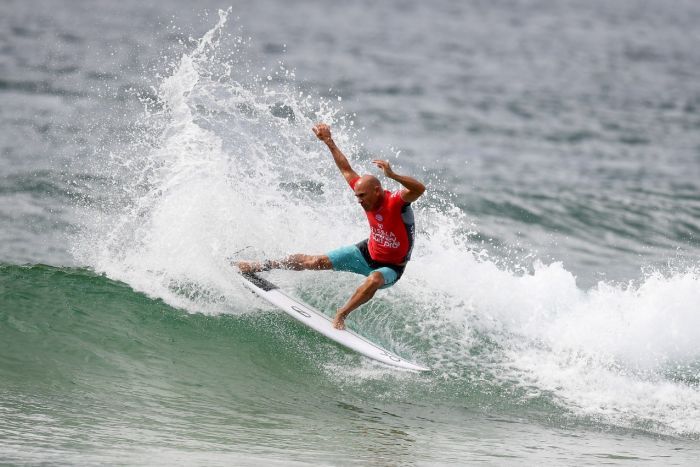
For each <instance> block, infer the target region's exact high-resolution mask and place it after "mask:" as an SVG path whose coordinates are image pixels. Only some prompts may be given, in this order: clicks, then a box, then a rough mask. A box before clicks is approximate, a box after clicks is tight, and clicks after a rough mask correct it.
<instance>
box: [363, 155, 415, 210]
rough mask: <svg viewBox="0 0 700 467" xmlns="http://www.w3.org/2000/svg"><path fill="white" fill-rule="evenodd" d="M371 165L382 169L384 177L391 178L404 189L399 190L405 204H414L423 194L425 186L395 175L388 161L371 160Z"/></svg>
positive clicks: (403, 176) (410, 178) (411, 178)
mask: <svg viewBox="0 0 700 467" xmlns="http://www.w3.org/2000/svg"><path fill="white" fill-rule="evenodd" d="M372 163H373V164H374V165H376V166H377V167H379V168H380V169H382V170H383V171H384V175H386V176H387V177H389V178H391V179H392V180H396V181H397V182H399V183H400V184H401V185H403V186H404V189H403V190H401V199H403V200H404V201H406V202H407V203H412V202H414V201H415V200H417V199H418V198H420V197H421V195H422V194H423V193H425V185H423V184H422V183H421V182H419V181H418V180H416V179H415V178H413V177H409V176H408V175H399V174H397V173H396V172H394V171H393V169H392V168H391V165H389V162H388V161H383V160H373V161H372Z"/></svg>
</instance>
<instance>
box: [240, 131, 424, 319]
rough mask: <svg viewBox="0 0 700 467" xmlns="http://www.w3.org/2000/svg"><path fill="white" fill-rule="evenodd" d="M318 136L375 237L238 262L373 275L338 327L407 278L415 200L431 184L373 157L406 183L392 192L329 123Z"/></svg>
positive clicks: (253, 267) (250, 266)
mask: <svg viewBox="0 0 700 467" xmlns="http://www.w3.org/2000/svg"><path fill="white" fill-rule="evenodd" d="M313 132H314V133H315V134H316V136H317V137H318V139H320V140H321V141H323V142H324V143H326V146H328V149H330V151H331V154H332V155H333V159H334V160H335V164H336V165H337V166H338V169H339V170H340V172H341V173H342V174H343V177H345V180H346V181H347V182H348V184H349V185H350V188H352V189H353V191H354V192H355V197H356V198H357V201H358V202H359V203H360V206H362V209H364V210H365V214H367V220H368V221H369V226H370V230H371V232H370V236H369V238H368V239H366V240H363V241H361V242H360V243H358V244H356V245H348V246H344V247H341V248H338V249H336V250H332V251H330V252H328V254H325V255H318V256H312V255H304V254H297V255H291V256H288V257H286V258H284V259H280V260H267V261H264V262H253V261H239V262H237V263H236V265H237V266H238V267H239V269H240V270H241V272H259V271H268V270H270V269H293V270H296V271H301V270H304V269H314V270H322V269H332V270H334V271H350V272H354V273H357V274H362V275H364V276H366V277H367V279H365V281H364V282H363V283H362V285H360V287H358V289H357V290H356V291H355V293H354V294H353V295H352V296H351V297H350V299H349V300H348V302H347V303H346V304H345V305H344V306H343V307H341V308H339V309H338V311H337V313H336V315H335V319H334V320H333V326H334V327H335V328H336V329H345V318H347V316H348V315H349V314H350V313H351V312H352V311H353V310H354V309H356V308H357V307H359V306H360V305H362V304H363V303H365V302H367V301H369V300H370V299H371V298H372V297H374V294H375V293H376V292H377V290H379V289H384V288H387V287H391V286H392V285H394V284H395V283H396V281H398V280H399V279H400V278H401V275H402V274H403V271H404V269H405V268H406V264H407V263H408V260H409V259H410V258H411V250H412V249H413V239H414V235H415V224H414V221H413V210H412V209H411V203H412V202H414V201H415V200H417V199H418V198H419V197H420V196H421V195H422V194H423V192H425V186H424V185H423V184H422V183H421V182H419V181H418V180H416V179H415V178H412V177H408V176H405V175H398V174H397V173H395V172H394V171H393V170H392V169H391V166H390V165H389V162H387V161H383V160H373V161H372V163H373V164H374V165H376V166H377V167H379V168H380V169H381V170H382V171H383V172H384V175H386V176H387V177H389V178H391V179H392V180H396V181H397V182H399V183H400V184H401V185H403V188H402V189H400V190H398V191H395V192H391V191H388V190H384V189H383V188H382V184H381V182H380V181H379V180H378V179H377V177H375V176H373V175H363V176H361V177H360V176H359V175H358V174H357V172H355V171H354V170H353V169H352V167H351V166H350V163H349V162H348V160H347V158H346V157H345V155H344V154H343V153H342V152H341V151H340V149H338V146H336V145H335V142H334V141H333V138H332V137H331V129H330V127H329V126H328V125H326V124H325V123H319V124H317V125H316V126H314V127H313Z"/></svg>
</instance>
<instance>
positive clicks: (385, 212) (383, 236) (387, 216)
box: [350, 178, 415, 264]
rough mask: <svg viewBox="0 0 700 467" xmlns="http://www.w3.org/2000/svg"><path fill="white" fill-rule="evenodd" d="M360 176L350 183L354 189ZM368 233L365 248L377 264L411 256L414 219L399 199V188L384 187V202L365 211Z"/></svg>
mask: <svg viewBox="0 0 700 467" xmlns="http://www.w3.org/2000/svg"><path fill="white" fill-rule="evenodd" d="M358 180H359V178H356V179H355V180H353V181H351V182H350V187H351V188H353V189H354V188H355V183H357V181H358ZM365 214H367V220H368V221H369V228H370V230H371V233H370V235H369V242H368V249H369V255H370V257H371V258H372V259H373V260H375V261H378V262H380V263H389V264H403V263H405V262H406V261H408V260H409V259H411V250H412V249H413V240H414V237H415V222H414V219H413V209H411V203H407V202H406V201H404V200H403V199H401V194H400V191H393V192H392V191H389V190H384V201H382V205H381V206H380V207H379V209H377V210H375V211H365Z"/></svg>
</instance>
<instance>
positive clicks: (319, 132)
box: [313, 123, 359, 184]
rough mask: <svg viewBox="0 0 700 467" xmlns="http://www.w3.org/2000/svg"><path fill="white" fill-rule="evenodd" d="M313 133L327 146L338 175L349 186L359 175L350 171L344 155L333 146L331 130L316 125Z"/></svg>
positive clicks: (321, 124) (321, 125) (322, 124)
mask: <svg viewBox="0 0 700 467" xmlns="http://www.w3.org/2000/svg"><path fill="white" fill-rule="evenodd" d="M313 131H314V134H315V135H316V137H317V138H318V139H320V140H321V141H323V142H324V143H326V146H328V149H330V151H331V154H332V155H333V160H335V165H337V166H338V170H340V173H342V174H343V177H345V181H347V182H348V184H349V183H350V182H351V181H353V180H355V179H356V178H358V177H359V175H357V172H355V171H354V170H352V167H351V166H350V163H349V162H348V159H347V158H346V157H345V154H343V153H342V152H341V151H340V149H338V146H336V145H335V141H333V138H332V137H331V128H330V127H329V126H328V125H326V124H325V123H318V124H317V125H316V126H314V127H313Z"/></svg>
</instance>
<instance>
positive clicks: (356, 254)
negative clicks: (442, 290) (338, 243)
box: [326, 240, 406, 289]
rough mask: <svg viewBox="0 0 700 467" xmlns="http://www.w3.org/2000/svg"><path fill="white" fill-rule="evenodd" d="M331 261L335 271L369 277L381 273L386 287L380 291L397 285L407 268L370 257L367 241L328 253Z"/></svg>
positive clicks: (382, 287)
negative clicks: (374, 273)
mask: <svg viewBox="0 0 700 467" xmlns="http://www.w3.org/2000/svg"><path fill="white" fill-rule="evenodd" d="M326 255H327V256H328V258H329V259H330V260H331V264H332V265H333V270H334V271H348V272H354V273H356V274H362V275H363V276H369V275H370V274H372V273H373V272H379V273H380V274H381V275H382V277H384V285H383V286H381V287H380V289H386V288H387V287H391V286H392V285H394V284H396V282H397V281H398V280H399V279H400V278H401V276H402V275H403V271H404V269H405V268H406V266H398V265H395V264H387V263H380V262H378V261H374V260H373V259H372V258H371V257H370V256H369V249H368V248H367V240H363V241H361V242H360V243H358V244H356V245H347V246H342V247H340V248H336V249H335V250H332V251H329V252H328V253H326Z"/></svg>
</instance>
